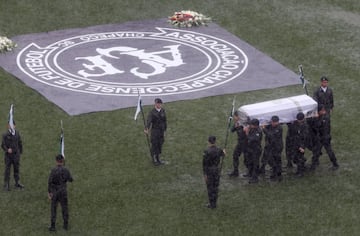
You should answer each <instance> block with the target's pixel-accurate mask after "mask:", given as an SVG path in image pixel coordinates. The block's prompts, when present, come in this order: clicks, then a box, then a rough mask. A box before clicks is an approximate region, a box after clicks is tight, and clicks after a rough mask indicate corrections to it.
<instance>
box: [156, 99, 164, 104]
mask: <svg viewBox="0 0 360 236" xmlns="http://www.w3.org/2000/svg"><path fill="white" fill-rule="evenodd" d="M155 103H163V102H162V100H161V99H160V98H155Z"/></svg>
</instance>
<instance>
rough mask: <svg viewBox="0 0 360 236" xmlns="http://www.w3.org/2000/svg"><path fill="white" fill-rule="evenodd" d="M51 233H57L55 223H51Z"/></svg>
mask: <svg viewBox="0 0 360 236" xmlns="http://www.w3.org/2000/svg"><path fill="white" fill-rule="evenodd" d="M49 231H51V232H55V231H56V228H55V223H51V226H50V227H49Z"/></svg>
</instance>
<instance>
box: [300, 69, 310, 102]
mask: <svg viewBox="0 0 360 236" xmlns="http://www.w3.org/2000/svg"><path fill="white" fill-rule="evenodd" d="M298 68H299V73H300V80H301V83H302V85H303V88H304V90H305V93H306V95H309V92H308V89H307V86H306V84H307V82H306V80H305V76H304V71H303V68H302V65H299V67H298Z"/></svg>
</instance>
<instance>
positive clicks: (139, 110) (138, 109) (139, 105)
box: [134, 95, 142, 120]
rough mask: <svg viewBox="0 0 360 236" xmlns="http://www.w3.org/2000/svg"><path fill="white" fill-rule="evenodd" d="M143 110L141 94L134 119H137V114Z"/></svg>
mask: <svg viewBox="0 0 360 236" xmlns="http://www.w3.org/2000/svg"><path fill="white" fill-rule="evenodd" d="M141 110H142V106H141V96H140V95H139V99H138V102H137V106H136V112H135V116H134V120H136V119H137V116H138V115H139V113H140V112H141Z"/></svg>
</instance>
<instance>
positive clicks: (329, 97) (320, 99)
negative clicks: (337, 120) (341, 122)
mask: <svg viewBox="0 0 360 236" xmlns="http://www.w3.org/2000/svg"><path fill="white" fill-rule="evenodd" d="M320 82H321V85H320V87H319V88H318V89H317V90H316V91H315V92H314V100H315V101H316V102H317V103H318V105H320V104H322V105H324V106H325V110H326V112H327V113H328V114H330V113H331V112H332V110H333V108H334V95H333V90H332V89H331V88H330V87H328V83H329V80H328V78H327V77H325V76H322V77H321V78H320Z"/></svg>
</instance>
